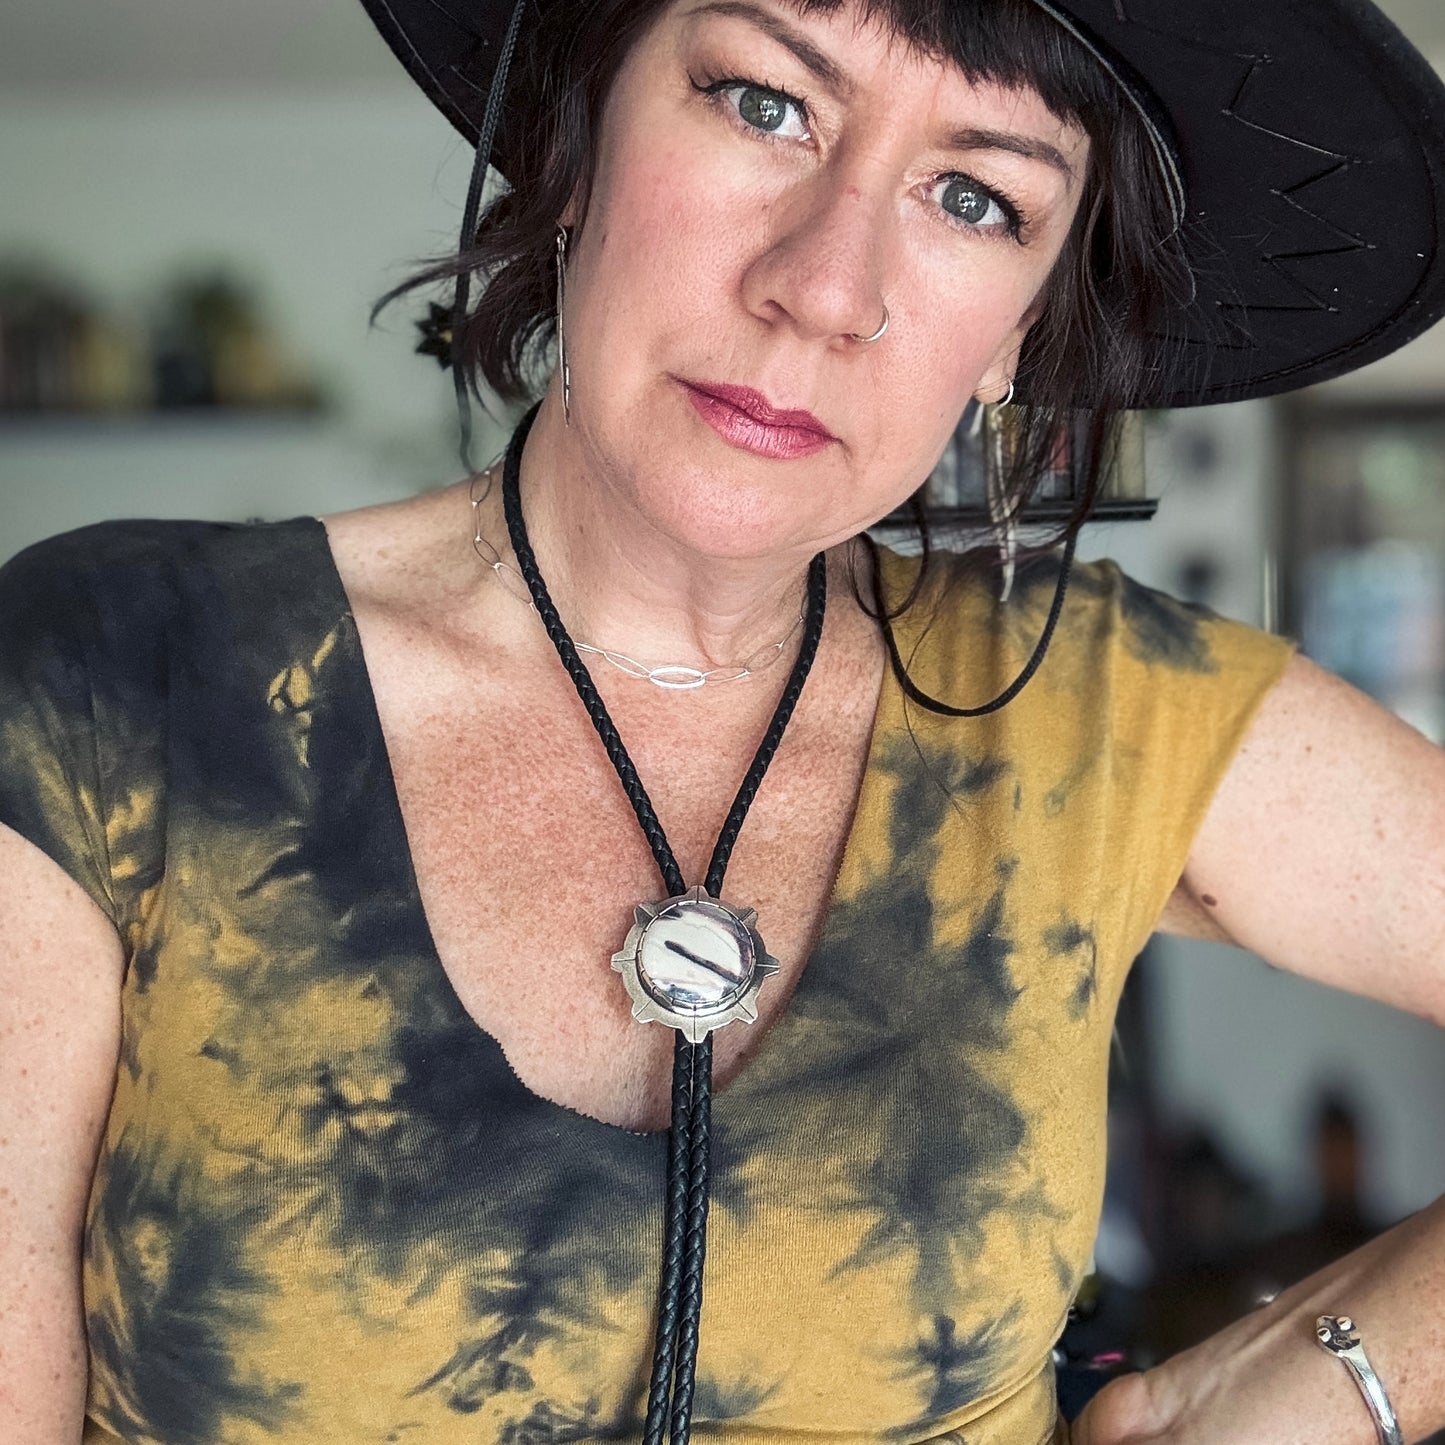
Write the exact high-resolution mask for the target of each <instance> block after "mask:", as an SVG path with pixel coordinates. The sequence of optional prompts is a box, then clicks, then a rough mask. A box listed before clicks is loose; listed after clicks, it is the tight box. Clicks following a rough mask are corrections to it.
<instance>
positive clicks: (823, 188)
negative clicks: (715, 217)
mask: <svg viewBox="0 0 1445 1445" xmlns="http://www.w3.org/2000/svg"><path fill="white" fill-rule="evenodd" d="M891 199H892V198H891V193H890V192H889V190H888V189H887V188H886V187H885V186H883V185H881V184H874V185H872V186H870V185H869V184H868V181H867V178H866V177H861V176H855V177H851V178H846V179H840V178H839V177H836V176H830V175H828V174H826V173H824V174H821V175H817V176H814V177H811V178H810V179H809V181H807V182H806V183H803V184H802V185H800V186H799V187H796V188H794V189H793V190H792V191H790V192H789V193H787V194H786V195H785V196H783V197H779V198H777V199H775V200H774V202H773V204H772V206H770V207H769V219H770V221H771V226H770V230H769V234H768V237H767V242H766V244H765V246H764V249H763V250H762V251H761V252H760V253H759V254H758V256H757V257H756V258H755V259H754V260H753V261H752V263H751V264H750V265H749V266H748V268H747V271H746V272H745V273H744V276H743V301H744V304H745V305H746V306H747V308H748V310H749V311H750V312H752V314H753V315H755V316H758V317H761V318H762V319H763V320H766V321H768V322H770V323H772V324H774V325H778V324H784V325H790V326H791V327H792V328H793V329H794V330H795V331H796V332H797V334H798V335H799V336H801V337H804V338H806V339H807V340H811V341H817V340H823V341H827V340H839V341H847V342H849V343H850V344H854V345H856V344H857V339H858V338H860V337H869V336H872V335H873V334H874V333H875V332H876V331H877V330H878V325H879V322H880V321H881V320H882V318H883V315H884V300H883V293H882V286H881V284H880V283H881V276H882V274H883V269H884V258H885V256H886V253H887V250H888V244H889V227H890V222H891V219H892V205H891Z"/></svg>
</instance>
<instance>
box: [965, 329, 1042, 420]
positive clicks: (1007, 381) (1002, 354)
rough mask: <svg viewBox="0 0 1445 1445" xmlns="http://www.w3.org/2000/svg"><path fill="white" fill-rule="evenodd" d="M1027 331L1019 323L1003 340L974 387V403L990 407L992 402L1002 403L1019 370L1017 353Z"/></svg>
mask: <svg viewBox="0 0 1445 1445" xmlns="http://www.w3.org/2000/svg"><path fill="white" fill-rule="evenodd" d="M1028 331H1029V328H1028V326H1027V325H1026V324H1024V323H1020V325H1019V326H1018V328H1017V329H1016V330H1015V331H1013V332H1011V333H1010V334H1009V335H1008V336H1007V337H1005V338H1004V341H1003V344H1002V345H1001V346H1000V347H999V349H998V351H997V352H995V353H994V358H993V360H992V361H991V362H989V364H988V366H987V367H986V368H985V369H984V373H983V375H982V376H980V377H979V379H978V385H977V386H976V387H974V390H973V399H974V400H975V401H981V402H983V403H984V404H985V405H991V404H992V403H993V402H996V401H1002V400H1003V399H1004V397H1006V396H1007V395H1008V393H1009V387H1011V386H1012V385H1013V379H1014V376H1015V375H1016V374H1017V372H1018V369H1019V351H1020V350H1021V349H1022V347H1023V344H1024V337H1025V336H1027V335H1028Z"/></svg>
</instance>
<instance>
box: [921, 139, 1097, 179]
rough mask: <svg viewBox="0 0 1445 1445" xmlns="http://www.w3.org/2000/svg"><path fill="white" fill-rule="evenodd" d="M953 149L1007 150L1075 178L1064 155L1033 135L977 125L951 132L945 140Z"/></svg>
mask: <svg viewBox="0 0 1445 1445" xmlns="http://www.w3.org/2000/svg"><path fill="white" fill-rule="evenodd" d="M947 144H948V146H949V148H950V149H952V150H961V151H1007V152H1008V153H1009V154H1010V155H1016V156H1023V157H1024V158H1025V159H1027V160H1031V161H1042V162H1043V163H1044V164H1045V165H1047V166H1052V167H1053V169H1054V170H1056V171H1058V172H1060V174H1062V175H1063V176H1065V177H1066V178H1067V179H1068V180H1070V181H1074V180H1077V179H1078V175H1077V172H1075V170H1074V168H1073V166H1071V165H1070V164H1069V162H1068V160H1067V159H1066V158H1065V156H1064V153H1063V152H1062V151H1061V150H1060V149H1059V148H1058V147H1057V146H1054V145H1050V144H1049V142H1048V141H1046V140H1040V139H1038V137H1036V136H1030V135H1019V134H1018V133H1017V132H1015V131H1009V130H986V129H980V128H978V127H976V126H973V127H969V128H968V129H966V130H958V131H954V132H953V134H952V135H950V136H949V137H948V139H947Z"/></svg>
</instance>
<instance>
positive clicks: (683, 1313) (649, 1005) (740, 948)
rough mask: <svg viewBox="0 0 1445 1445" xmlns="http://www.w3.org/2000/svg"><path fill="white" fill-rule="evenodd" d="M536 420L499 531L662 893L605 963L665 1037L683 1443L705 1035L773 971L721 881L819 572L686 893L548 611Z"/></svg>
mask: <svg viewBox="0 0 1445 1445" xmlns="http://www.w3.org/2000/svg"><path fill="white" fill-rule="evenodd" d="M536 415H537V409H536V408H535V407H534V408H533V409H532V411H531V412H530V413H528V415H527V417H526V418H525V420H524V421H523V422H522V424H521V425H520V426H519V427H518V428H517V430H516V432H515V433H514V434H513V436H512V440H511V442H510V444H509V445H508V447H507V455H506V461H505V463H504V466H503V471H502V506H503V510H504V513H505V516H506V521H507V533H508V536H509V538H510V540H511V543H512V551H513V553H514V554H515V555H516V558H517V567H518V570H519V571H520V572H521V574H522V577H523V579H524V580H525V581H526V584H527V590H528V592H529V593H530V594H531V597H532V603H533V606H535V607H536V609H537V615H538V616H539V617H540V618H541V620H542V625H543V627H544V628H545V629H546V632H547V636H548V637H549V638H550V639H551V641H552V645H553V646H554V647H555V648H556V649H557V656H558V657H559V658H560V659H561V662H562V666H563V667H564V668H565V669H566V671H567V675H568V676H569V677H570V678H571V679H572V683H573V686H574V687H575V688H576V689H577V696H578V697H579V698H580V699H581V702H582V706H583V707H584V708H585V709H586V712H587V716H588V717H589V718H590V719H591V722H592V726H593V727H594V728H595V729H596V730H597V736H598V737H599V738H600V739H601V741H602V745H603V748H604V749H605V750H606V753H607V757H608V760H609V761H610V762H611V764H612V766H613V768H614V769H615V770H616V773H617V778H618V781H619V782H620V783H621V784H622V789H623V792H624V793H626V795H627V800H628V802H629V803H631V804H632V810H633V812H634V813H635V814H636V815H637V821H638V823H639V825H640V826H641V828H642V832H643V836H644V837H645V838H646V839H647V843H648V846H649V847H650V848H651V849H652V856H653V859H654V860H655V861H656V863H657V868H658V872H659V873H660V874H661V877H662V886H663V890H664V893H665V895H666V896H665V897H664V898H663V899H662V900H661V901H659V902H645V903H639V904H638V905H637V907H636V908H635V910H634V912H633V918H632V927H631V929H630V930H629V932H628V934H627V938H626V941H625V942H624V943H623V945H622V948H621V949H620V950H619V951H618V952H617V953H615V954H614V955H613V958H612V967H613V968H614V969H615V970H616V971H617V972H618V973H620V974H621V975H622V982H623V984H624V985H625V986H626V989H627V993H628V995H629V997H630V999H631V1002H632V1016H633V1018H634V1019H637V1020H639V1021H640V1022H656V1023H662V1024H665V1025H667V1026H668V1027H669V1028H672V1029H673V1030H674V1031H675V1033H674V1041H673V1055H672V1116H671V1125H670V1128H669V1134H668V1146H667V1187H666V1195H665V1205H664V1220H663V1269H662V1285H661V1290H660V1294H659V1299H658V1315H657V1341H656V1346H655V1349H654V1353H653V1361H652V1378H651V1383H650V1385H649V1388H648V1395H647V1417H646V1423H645V1426H644V1429H643V1445H662V1442H663V1441H664V1440H670V1441H671V1442H672V1445H686V1442H687V1440H688V1438H689V1435H690V1431H691V1421H692V1403H693V1394H694V1388H695V1385H696V1381H697V1347H698V1326H699V1320H700V1318H701V1314H702V1275H703V1261H704V1257H705V1255H706V1248H707V1212H708V1195H709V1165H710V1159H711V1136H712V1036H713V1032H714V1031H715V1030H716V1029H719V1028H721V1027H722V1026H723V1025H725V1024H728V1023H731V1022H733V1021H734V1020H736V1019H742V1020H745V1021H747V1022H749V1023H751V1022H753V1021H755V1020H756V1018H757V1016H758V1015H757V1003H756V1000H757V994H758V990H759V989H760V988H761V987H762V985H763V983H764V981H765V980H766V979H767V978H768V976H769V975H770V974H773V973H776V972H777V970H778V962H777V960H776V959H775V958H773V957H771V956H770V955H769V953H768V951H767V949H766V948H765V946H764V945H763V941H762V938H761V937H760V935H759V933H758V929H757V913H756V911H755V910H753V909H751V908H735V907H733V905H732V904H730V903H727V902H725V901H724V900H723V898H722V888H723V878H724V875H725V874H726V872H727V866H728V861H729V859H730V858H731V857H732V851H733V845H734V844H735V843H736V842H737V838H738V833H739V831H740V830H741V828H742V826H743V821H744V819H745V818H746V817H747V815H748V809H749V808H750V807H751V806H752V802H753V799H754V798H755V797H756V796H757V792H758V788H759V786H760V785H761V783H762V781H763V776H764V774H765V773H766V772H767V770H768V764H769V763H771V762H772V760H773V755H774V754H775V753H776V752H777V750H778V744H779V743H780V742H781V741H782V738H783V732H784V730H785V729H786V728H787V726H788V721H789V719H790V718H791V717H792V715H793V710H794V708H795V707H796V706H797V702H798V697H799V695H800V694H801V693H802V691H803V684H804V683H805V682H806V681H807V678H808V673H809V671H810V670H811V669H812V666H813V659H814V657H816V655H817V652H818V641H819V639H820V638H821V636H822V634H823V617H824V613H825V611H826V608H827V593H828V583H827V568H826V565H825V562H824V559H823V555H822V553H819V554H818V555H817V556H815V557H814V558H813V560H812V562H810V563H809V565H808V584H807V603H806V606H805V609H804V620H803V638H802V646H801V647H800V649H799V652H798V657H797V660H796V661H795V662H794V663H793V669H792V672H791V673H790V674H789V676H788V682H787V686H786V687H784V689H783V693H782V696H781V697H780V698H779V699H778V704H777V707H776V708H775V709H774V710H773V716H772V720H771V721H770V722H769V723H768V727H767V731H766V732H765V733H764V734H763V739H762V741H761V742H760V743H759V744H758V749H757V752H756V753H754V755H753V760H752V763H751V764H750V765H749V767H748V770H747V773H746V775H745V776H744V778H743V781H742V785H741V786H740V787H739V788H738V792H737V796H736V797H735V798H734V799H733V805H732V807H731V808H730V809H729V811H728V814H727V817H726V818H725V819H724V821H723V825H722V831H721V832H720V833H719V834H718V838H717V842H716V843H715V844H714V845H713V850H712V859H711V861H710V862H709V864H708V868H707V874H706V876H705V878H704V880H703V882H702V883H701V884H699V885H695V886H693V887H691V888H689V887H688V885H687V881H686V879H685V878H684V877H683V875H682V871H681V869H680V868H679V867H678V864H677V859H676V858H675V857H674V856H673V852H672V848H671V847H670V845H669V844H668V841H667V834H666V833H665V832H663V828H662V824H661V823H660V822H659V821H658V818H657V814H656V812H655V811H654V810H653V806H652V802H651V800H650V799H649V798H648V796H647V789H646V788H645V787H644V786H643V784H642V780H641V778H639V777H638V775H637V769H636V768H635V767H634V765H633V762H632V759H631V758H630V757H629V756H628V753H627V748H626V747H625V745H624V744H623V741H622V738H621V737H620V736H619V735H618V732H617V728H616V727H615V725H614V724H613V722H612V718H611V717H610V716H609V714H608V712H607V707H606V704H605V703H604V702H603V701H602V698H601V696H600V695H599V694H598V692H597V688H596V686H595V685H594V683H593V681H592V676H591V674H590V673H589V672H588V671H587V667H586V665H585V664H584V663H583V661H582V659H581V658H580V656H579V655H578V652H577V648H576V645H575V644H574V643H573V641H572V639H571V637H570V636H569V635H568V633H567V629H566V627H565V626H564V625H563V623H562V619H561V617H560V616H559V615H558V613H557V609H556V607H555V606H554V605H553V602H552V599H551V596H550V595H549V594H548V592H547V584H546V582H545V581H543V579H542V573H541V570H540V569H539V568H538V566H537V558H536V554H535V553H534V552H533V551H532V545H531V543H530V541H529V540H528V537H527V524H526V521H525V519H524V517H523V514H522V498H521V471H522V449H523V447H524V445H525V444H526V440H527V434H528V432H529V431H530V430H531V427H532V422H533V420H534V419H535V417H536Z"/></svg>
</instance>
